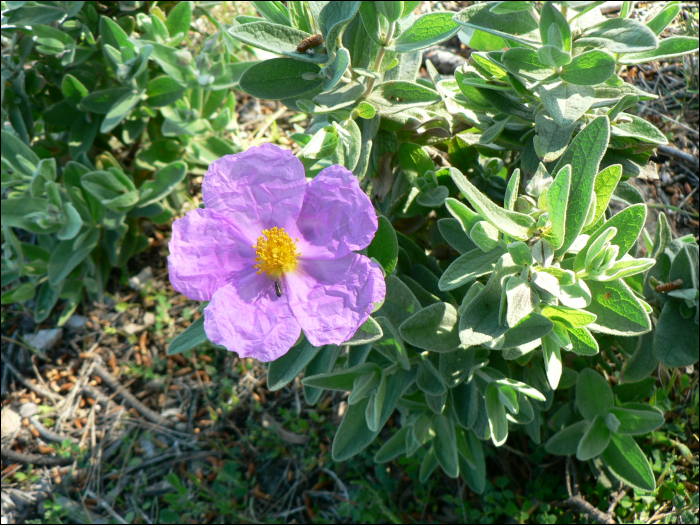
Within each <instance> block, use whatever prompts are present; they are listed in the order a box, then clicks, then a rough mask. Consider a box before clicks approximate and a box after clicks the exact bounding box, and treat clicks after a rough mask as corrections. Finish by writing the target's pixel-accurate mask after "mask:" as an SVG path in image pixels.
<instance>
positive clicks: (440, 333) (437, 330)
mask: <svg viewBox="0 0 700 525" xmlns="http://www.w3.org/2000/svg"><path fill="white" fill-rule="evenodd" d="M458 323H459V318H458V316H457V310H456V309H455V308H454V307H453V306H452V305H450V304H448V303H436V304H432V305H430V306H428V307H426V308H423V309H422V310H420V311H419V312H417V313H415V314H414V315H413V316H411V317H409V318H408V319H406V320H405V321H404V322H403V324H401V326H400V327H399V333H400V334H401V337H403V338H404V340H405V341H406V342H407V343H409V344H411V345H413V346H417V347H418V348H422V349H423V350H430V351H433V352H450V351H451V350H454V349H455V348H457V347H458V346H459V345H460V341H459V332H458Z"/></svg>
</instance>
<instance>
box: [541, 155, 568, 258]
mask: <svg viewBox="0 0 700 525" xmlns="http://www.w3.org/2000/svg"><path fill="white" fill-rule="evenodd" d="M570 188H571V166H570V165H568V164H567V165H566V166H564V167H563V168H562V169H560V170H559V173H557V175H556V177H555V179H554V182H552V184H551V185H550V186H549V190H547V209H548V210H549V220H550V221H552V229H551V230H550V232H549V234H548V235H547V239H548V240H549V241H550V242H551V243H552V245H553V246H554V249H555V250H558V249H559V248H561V246H562V245H563V244H564V239H565V238H566V216H567V209H568V202H569V194H570V193H569V189H570Z"/></svg>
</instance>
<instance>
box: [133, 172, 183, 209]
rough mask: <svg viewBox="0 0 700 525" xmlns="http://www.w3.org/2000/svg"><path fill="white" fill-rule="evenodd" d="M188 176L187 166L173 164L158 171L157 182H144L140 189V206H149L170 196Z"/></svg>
mask: <svg viewBox="0 0 700 525" xmlns="http://www.w3.org/2000/svg"><path fill="white" fill-rule="evenodd" d="M185 175H187V164H185V163H184V162H173V163H172V164H168V165H167V166H166V167H164V168H162V169H160V170H158V171H157V172H156V174H155V180H153V181H150V180H149V181H146V182H144V183H143V184H142V185H141V187H140V188H139V202H138V205H139V206H148V205H149V204H152V203H154V202H158V201H160V200H161V199H163V198H165V197H166V196H167V195H169V194H170V193H171V192H172V191H173V190H174V189H175V187H176V186H177V185H178V184H179V183H180V182H181V181H182V179H184V178H185Z"/></svg>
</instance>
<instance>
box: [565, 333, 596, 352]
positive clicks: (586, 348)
mask: <svg viewBox="0 0 700 525" xmlns="http://www.w3.org/2000/svg"><path fill="white" fill-rule="evenodd" d="M569 338H570V339H571V344H572V345H573V348H572V349H571V351H572V352H574V353H576V354H578V355H595V354H597V353H598V351H599V349H598V341H596V340H595V337H593V335H591V333H590V332H589V331H588V329H587V328H569Z"/></svg>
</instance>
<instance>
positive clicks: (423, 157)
mask: <svg viewBox="0 0 700 525" xmlns="http://www.w3.org/2000/svg"><path fill="white" fill-rule="evenodd" d="M398 153H399V163H400V164H401V169H402V170H403V173H404V175H405V176H406V177H407V178H408V180H409V181H410V182H411V184H415V182H416V181H417V180H418V179H419V178H422V177H423V176H424V175H425V174H426V172H428V171H435V164H433V161H432V159H431V158H430V156H429V155H428V153H427V152H426V151H425V150H424V149H423V147H422V146H419V145H418V144H411V143H410V142H402V143H401V144H400V145H399V152H398Z"/></svg>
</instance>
